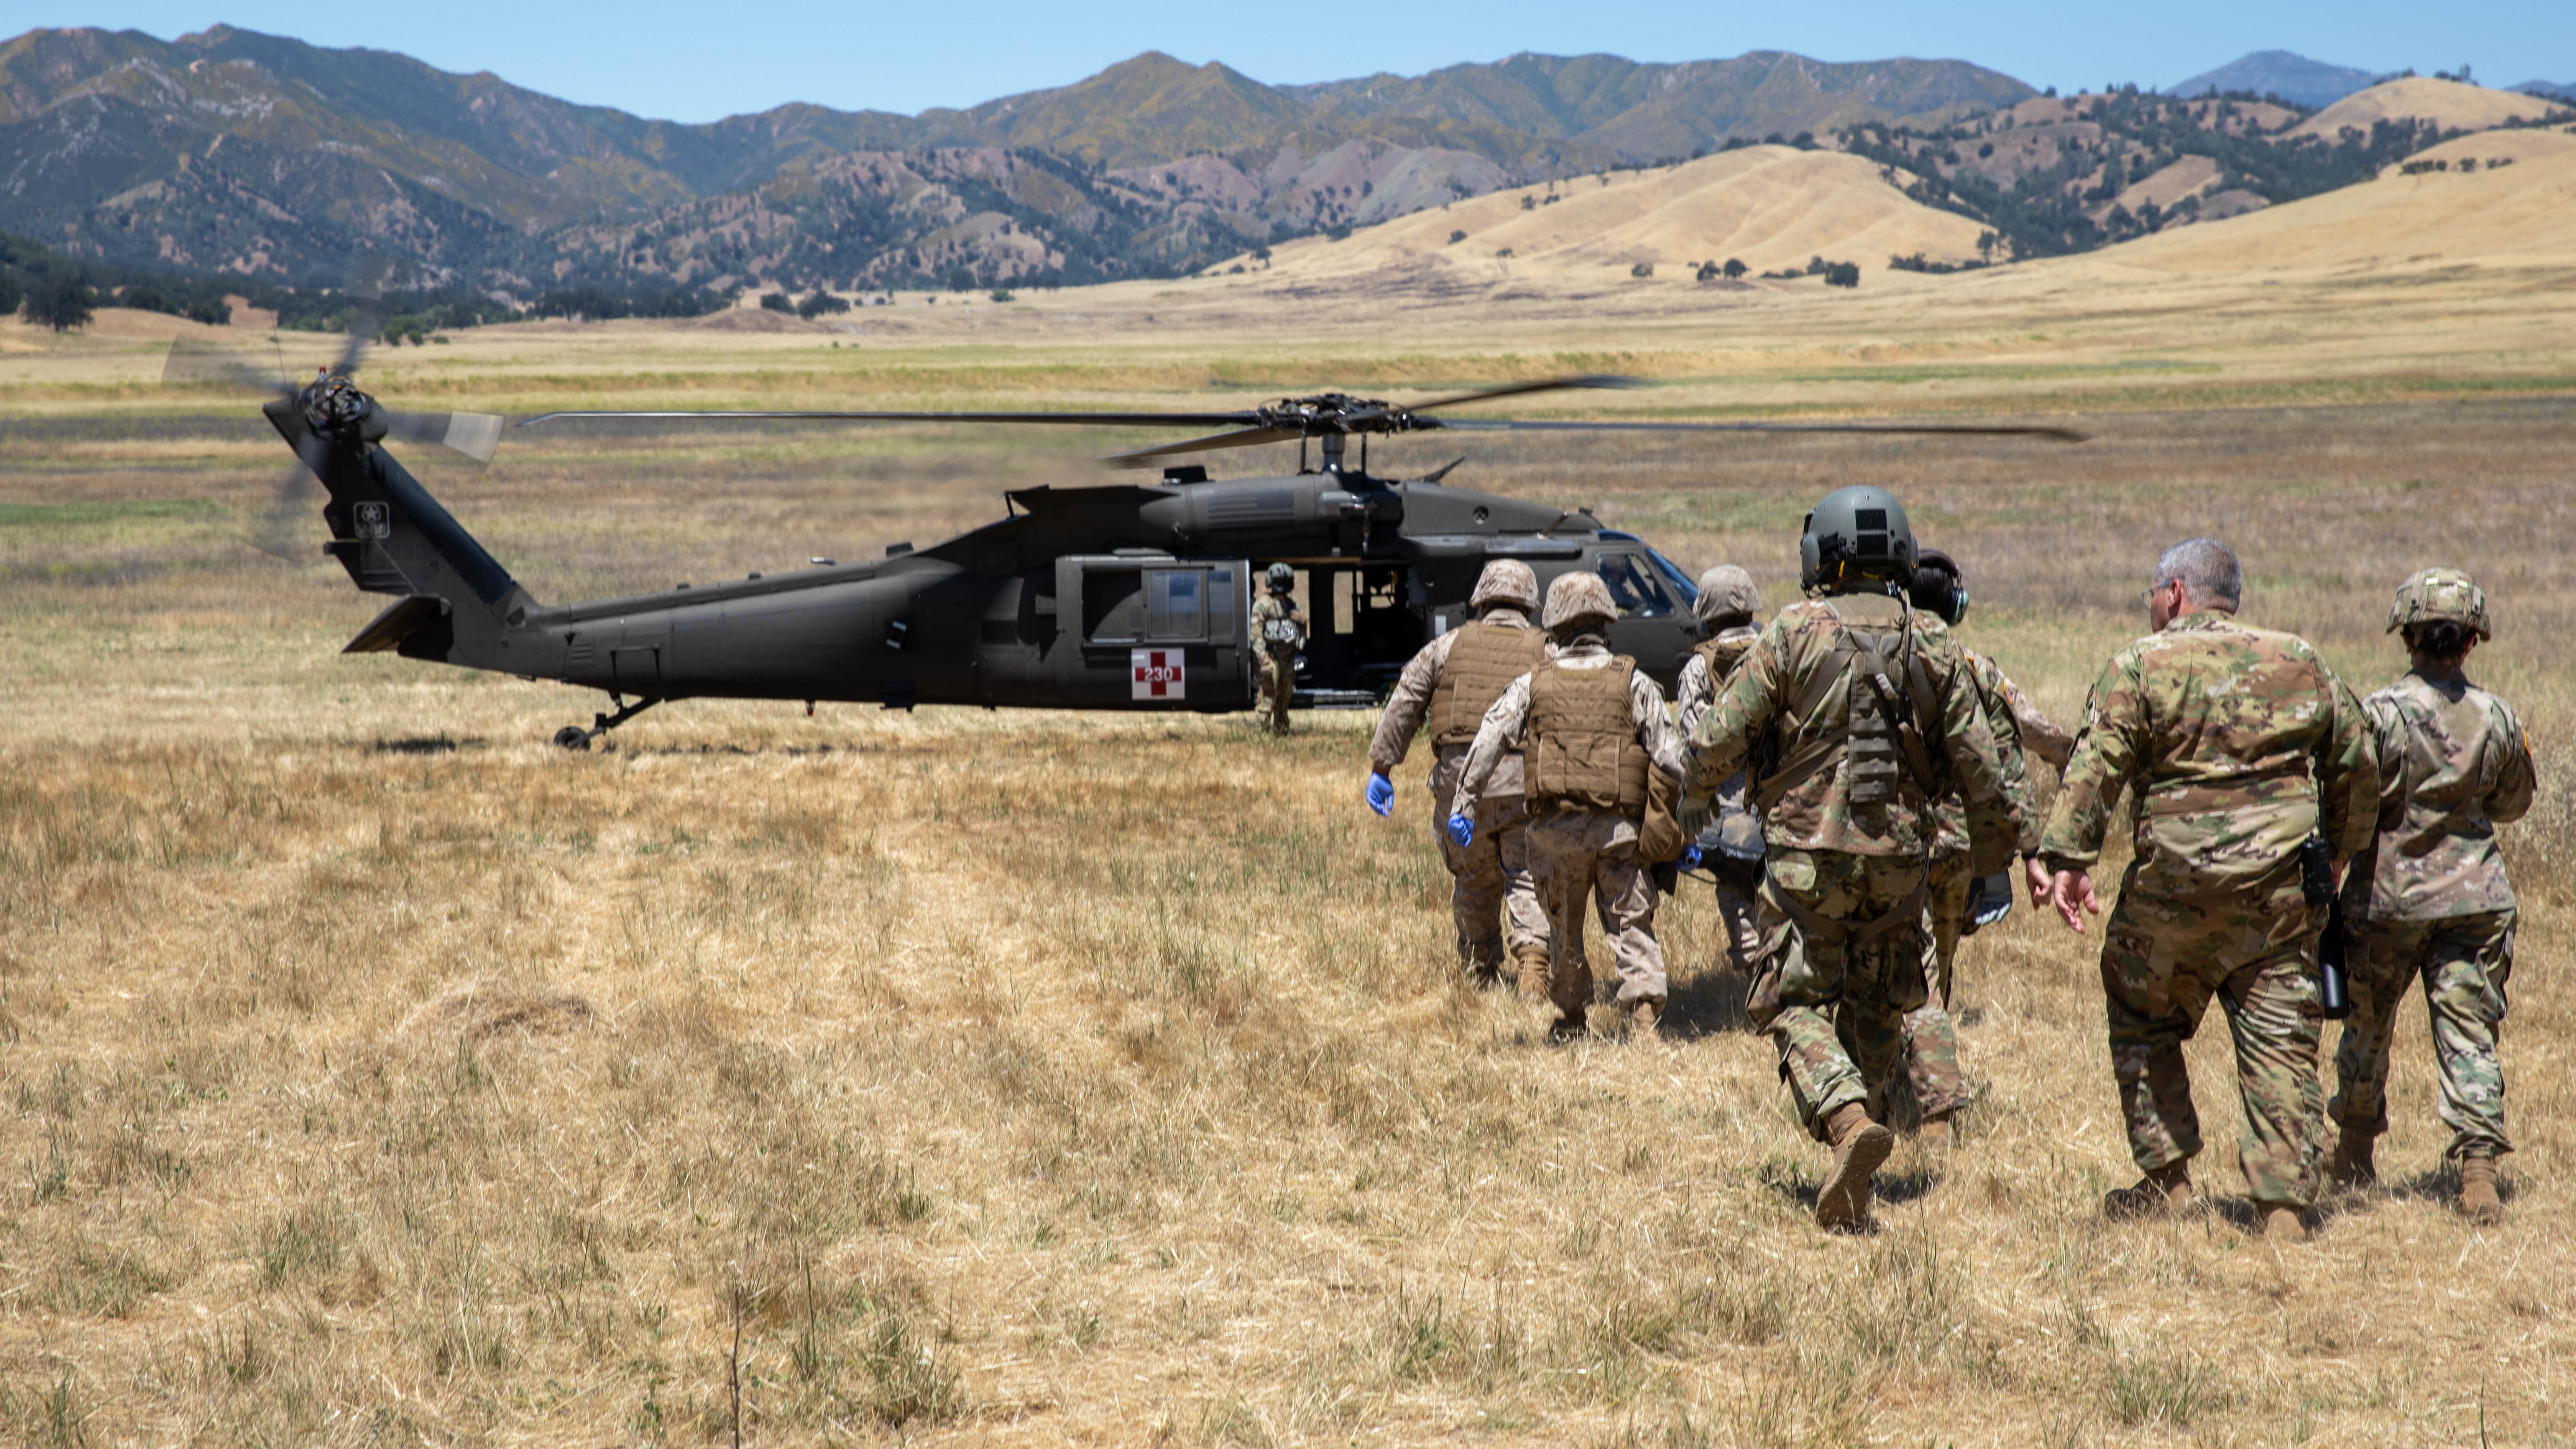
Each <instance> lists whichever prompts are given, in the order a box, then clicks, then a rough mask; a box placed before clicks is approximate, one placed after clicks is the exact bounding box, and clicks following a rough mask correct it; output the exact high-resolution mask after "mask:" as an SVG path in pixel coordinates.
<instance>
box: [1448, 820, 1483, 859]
mask: <svg viewBox="0 0 2576 1449" xmlns="http://www.w3.org/2000/svg"><path fill="white" fill-rule="evenodd" d="M1449 838H1450V839H1451V840H1454V841H1456V842H1458V848H1459V849H1460V850H1465V849H1466V848H1467V847H1468V846H1471V845H1473V844H1475V843H1476V822H1475V821H1473V820H1470V819H1468V818H1467V817H1466V816H1464V815H1452V816H1450V817H1449Z"/></svg>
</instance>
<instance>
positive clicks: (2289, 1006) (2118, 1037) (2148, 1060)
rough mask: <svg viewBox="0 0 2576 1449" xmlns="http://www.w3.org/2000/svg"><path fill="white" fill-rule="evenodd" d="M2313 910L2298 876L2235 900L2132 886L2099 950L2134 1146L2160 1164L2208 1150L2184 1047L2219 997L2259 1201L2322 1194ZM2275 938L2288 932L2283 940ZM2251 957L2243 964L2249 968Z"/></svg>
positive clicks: (2251, 1182)
mask: <svg viewBox="0 0 2576 1449" xmlns="http://www.w3.org/2000/svg"><path fill="white" fill-rule="evenodd" d="M2308 919H2309V913H2308V911H2307V908H2306V907H2305V905H2304V904H2303V903H2302V902H2301V901H2300V899H2299V897H2298V894H2297V887H2296V885H2295V884H2292V885H2291V886H2290V887H2289V888H2288V892H2287V894H2286V896H2284V895H2283V893H2282V892H2280V891H2272V892H2266V893H2256V892H2248V893H2247V894H2246V895H2245V896H2243V897H2238V898H2232V899H2230V900H2228V901H2226V902H2224V903H2220V904H2215V905H2213V904H2211V903H2208V902H2202V903H2198V904H2194V903H2185V902H2169V901H2161V900H2153V899H2147V900H2141V899H2140V898H2139V897H2138V896H2137V894H2136V893H2135V892H2134V891H2132V890H2129V889H2126V888H2124V889H2123V890H2122V891H2121V894H2120V903H2119V905H2118V907H2117V908H2115V910H2114V911H2113V913H2112V917H2111V921H2110V925H2109V928H2108V929H2107V930H2106V931H2105V932H2104V938H2105V939H2104V942H2103V946H2102V990H2103V997H2104V1001H2105V1005H2106V1011H2107V1015H2108V1017H2109V1025H2110V1038H2111V1073H2112V1076H2113V1077H2114V1078H2116V1079H2117V1081H2118V1082H2119V1086H2120V1109H2121V1115H2122V1117H2123V1118H2124V1119H2125V1120H2126V1122H2127V1125H2128V1131H2129V1154H2130V1156H2131V1157H2133V1158H2134V1159H2136V1161H2137V1164H2138V1167H2139V1168H2140V1170H2142V1171H2146V1172H2153V1171H2155V1170H2156V1169H2158V1168H2162V1167H2169V1166H2171V1165H2173V1164H2174V1163H2177V1162H2183V1161H2186V1160H2188V1159H2190V1158H2192V1157H2194V1156H2196V1155H2198V1153H2199V1152H2200V1147H2201V1141H2200V1118H2199V1115H2198V1113H2196V1112H2195V1111H2194V1110H2193V1109H2192V1104H2191V1075H2190V1072H2189V1070H2188V1069H2187V1068H2186V1067H2185V1065H2184V1063H2183V1054H2182V1044H2183V1043H2184V1042H2185V1041H2187V1040H2189V1039H2190V1037H2191V1035H2192V1033H2193V1032H2194V1031H2196V1030H2198V1029H2199V1026H2200V1019H2201V1016H2202V1014H2203V1013H2204V1012H2206V1011H2207V1010H2208V1007H2209V999H2210V997H2212V996H2213V995H2215V996H2218V997H2219V998H2220V1000H2221V1002H2222V1004H2223V1005H2224V1006H2225V1008H2226V1012H2227V1020H2228V1028H2229V1031H2230V1034H2231V1035H2232V1036H2233V1038H2234V1042H2235V1047H2236V1086H2237V1094H2238V1096H2239V1098H2240V1099H2241V1100H2242V1102H2243V1105H2244V1113H2245V1135H2244V1139H2243V1141H2242V1142H2241V1143H2239V1145H2238V1149H2237V1159H2238V1162H2239V1165H2240V1166H2241V1167H2242V1168H2243V1169H2244V1172H2245V1181H2246V1186H2247V1187H2248V1188H2249V1189H2250V1190H2251V1191H2252V1193H2253V1195H2254V1197H2255V1199H2256V1200H2258V1201H2261V1202H2270V1203H2288V1204H2291V1205H2294V1206H2299V1207H2305V1206H2307V1205H2308V1204H2309V1203H2311V1202H2313V1201H2315V1199H2316V1190H2317V1178H2318V1169H2319V1162H2318V1143H2317V1138H2318V1128H2319V1126H2320V1125H2321V1124H2322V1121H2323V1118H2324V1101H2323V1098H2324V1090H2323V1088H2322V1085H2321V1084H2320V1082H2319V1080H2318V1071H2317V1066H2318V1063H2317V1041H2318V1035H2319V1027H2318V1022H2319V1017H2318V1014H2317V983H2316V968H2315V963H2314V961H2313V959H2312V957H2311V955H2310V951H2311V949H2312V945H2313V942H2312V941H2311V939H2310V938H2309V937H2308V935H2307V934H2306V929H2305V923H2306V922H2307V920H2308ZM2274 935H2281V936H2286V937H2287V938H2288V939H2286V940H2284V941H2277V942H2276V941H2274V940H2273V939H2271V938H2272V937H2273V936H2274ZM2240 963H2241V964H2240Z"/></svg>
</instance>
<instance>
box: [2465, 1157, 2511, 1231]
mask: <svg viewBox="0 0 2576 1449" xmlns="http://www.w3.org/2000/svg"><path fill="white" fill-rule="evenodd" d="M2460 1216H2462V1217H2464V1218H2467V1219H2468V1220H2469V1221H2470V1222H2473V1223H2475V1224H2477V1225H2478V1226H2479V1227H2482V1228H2491V1227H2493V1226H2495V1225H2496V1224H2498V1223H2500V1222H2503V1221H2504V1199H2503V1198H2501V1197H2498V1196H2496V1160H2495V1159H2494V1158H2492V1157H2463V1158H2461V1159H2460Z"/></svg>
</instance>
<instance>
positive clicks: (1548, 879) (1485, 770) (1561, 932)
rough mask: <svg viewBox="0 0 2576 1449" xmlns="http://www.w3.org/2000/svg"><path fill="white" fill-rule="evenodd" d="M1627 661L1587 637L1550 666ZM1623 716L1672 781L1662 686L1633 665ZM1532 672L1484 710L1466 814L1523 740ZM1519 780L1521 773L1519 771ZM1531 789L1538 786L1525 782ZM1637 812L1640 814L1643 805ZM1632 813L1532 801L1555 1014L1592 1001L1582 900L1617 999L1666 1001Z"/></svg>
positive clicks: (1467, 777)
mask: <svg viewBox="0 0 2576 1449" xmlns="http://www.w3.org/2000/svg"><path fill="white" fill-rule="evenodd" d="M1615 666H1632V661H1630V660H1628V659H1627V658H1626V657H1625V656H1623V655H1614V654H1612V653H1611V652H1610V651H1609V650H1608V649H1607V648H1605V647H1603V646H1602V645H1601V644H1599V643H1597V642H1595V641H1593V640H1592V639H1590V638H1584V639H1580V640H1578V641H1577V642H1576V643H1574V644H1573V645H1572V646H1570V647H1567V648H1564V649H1561V650H1560V651H1559V652H1558V653H1557V655H1556V658H1555V661H1554V662H1553V663H1551V664H1549V665H1546V666H1543V667H1545V668H1551V669H1579V670H1596V669H1609V668H1612V667H1615ZM1628 704H1629V714H1630V717H1631V719H1632V720H1633V721H1634V723H1635V725H1636V730H1637V742H1638V744H1639V745H1641V746H1642V747H1643V748H1644V750H1645V753H1646V761H1647V765H1648V768H1649V769H1650V770H1660V771H1662V772H1663V773H1664V774H1665V775H1666V776H1668V777H1672V778H1678V777H1679V776H1680V775H1681V772H1682V751H1681V742H1680V741H1679V740H1678V739H1677V738H1676V737H1675V736H1674V734H1673V731H1672V725H1671V723H1670V722H1669V721H1668V720H1667V719H1666V718H1665V715H1664V692H1663V690H1661V689H1659V688H1657V687H1656V685H1655V681H1654V680H1653V679H1651V678H1649V677H1648V676H1647V675H1646V674H1645V673H1644V672H1643V671H1641V670H1636V669H1634V668H1633V667H1631V670H1630V674H1629V681H1628ZM1529 719H1530V676H1529V675H1526V674H1525V675H1522V676H1521V677H1520V678H1518V679H1515V680H1513V681H1512V684H1511V687H1510V688H1509V689H1506V690H1504V691H1503V697H1502V698H1501V699H1498V700H1496V701H1494V707H1493V708H1492V709H1490V710H1487V711H1486V712H1485V722H1484V725H1483V727H1482V728H1480V729H1479V730H1477V732H1476V743H1475V744H1474V745H1473V746H1472V747H1471V748H1470V749H1469V750H1468V752H1467V765H1466V769H1465V770H1464V772H1463V773H1462V774H1461V775H1460V777H1459V781H1458V806H1457V808H1458V809H1459V810H1461V811H1465V810H1466V809H1468V808H1469V807H1470V806H1472V805H1476V804H1478V803H1479V802H1481V800H1482V799H1483V796H1484V793H1485V791H1486V790H1487V789H1489V788H1491V787H1492V784H1493V778H1494V774H1495V771H1496V769H1497V768H1498V767H1499V766H1500V764H1501V762H1502V759H1503V756H1504V755H1505V754H1507V753H1509V752H1511V751H1515V750H1518V749H1521V748H1522V747H1523V745H1524V744H1525V742H1526V741H1527V737H1528V732H1529ZM1525 779H1526V777H1525ZM1527 788H1528V789H1529V790H1530V791H1531V792H1532V794H1533V795H1535V793H1536V791H1537V786H1536V785H1535V783H1528V784H1527ZM1641 813H1642V812H1641ZM1639 824H1640V819H1639V818H1632V817H1630V816H1628V815H1625V814H1621V813H1618V812H1615V811H1609V810H1599V809H1593V808H1591V807H1588V806H1583V805H1577V804H1571V803H1558V804H1556V805H1554V806H1549V805H1547V804H1546V803H1545V802H1542V801H1536V800H1533V803H1532V806H1531V819H1530V827H1529V862H1530V875H1531V877H1532V878H1533V879H1534V880H1535V881H1536V883H1537V886H1538V898H1539V904H1540V905H1541V906H1542V907H1543V908H1544V909H1545V910H1546V912H1547V922H1548V961H1549V968H1550V970H1549V983H1550V984H1549V993H1548V994H1549V996H1550V998H1551V999H1552V1000H1553V1001H1554V1002H1555V1003H1556V1009H1557V1012H1558V1014H1559V1016H1561V1017H1563V1018H1565V1019H1567V1020H1569V1021H1576V1022H1579V1021H1581V1020H1582V1019H1583V1012H1584V1010H1585V1008H1587V1007H1589V1006H1590V1005H1591V1004H1592V965H1591V962H1590V961H1589V960H1588V959H1587V958H1586V952H1585V949H1584V944H1583V921H1584V915H1585V905H1586V902H1587V901H1590V902H1594V903H1597V905H1598V907H1599V909H1600V912H1601V933H1602V935H1603V936H1604V937H1605V938H1607V940H1608V942H1609V946H1610V958H1611V960H1612V962H1613V963H1614V964H1615V965H1616V966H1617V968H1618V972H1619V1005H1620V1006H1621V1007H1623V1008H1624V1007H1632V1006H1635V1005H1637V1004H1638V1003H1640V1002H1653V1003H1655V1004H1656V1006H1657V1007H1658V1008H1660V1007H1661V1006H1662V1004H1663V1001H1664V998H1665V981H1664V949H1663V947H1662V946H1661V945H1660V944H1658V943H1657V942H1656V940H1655V894H1656V892H1655V881H1654V876H1653V874H1652V872H1651V869H1650V867H1649V866H1648V865H1647V863H1646V862H1645V861H1642V860H1640V859H1638V858H1637V831H1638V826H1639Z"/></svg>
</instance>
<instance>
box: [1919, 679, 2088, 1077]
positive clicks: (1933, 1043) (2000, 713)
mask: <svg viewBox="0 0 2576 1449" xmlns="http://www.w3.org/2000/svg"><path fill="white" fill-rule="evenodd" d="M1959 652H1960V654H1961V655H1962V656H1964V657H1965V658H1966V659H1967V661H1968V667H1969V670H1970V671H1971V675H1970V677H1971V678H1972V679H1973V680H1974V682H1975V685H1976V690H1977V707H1978V709H1979V711H1980V712H1981V713H1983V714H1984V716H1985V720H1986V730H1987V732H1988V733H1989V734H1991V735H1993V736H1994V740H1995V756H1996V760H1997V762H1998V763H1999V764H2001V765H2002V766H2003V782H2004V789H2005V791H2006V792H2007V793H2008V794H2010V795H2011V796H2013V797H2014V798H2015V799H2016V800H2018V801H2019V802H2020V803H2021V806H2022V808H2023V809H2024V810H2025V811H2027V812H2029V813H2030V814H2032V815H2034V816H2035V815H2036V814H2037V813H2038V808H2039V807H2038V804H2037V799H2036V797H2035V796H2034V795H2033V793H2032V791H2031V786H2030V769H2029V765H2028V763H2027V761H2026V759H2025V756H2028V755H2037V756H2038V757H2039V758H2040V759H2041V760H2042V761H2043V762H2045V763H2046V764H2048V765H2049V766H2051V767H2053V768H2057V769H2063V768H2065V765H2066V757H2067V755H2068V754H2069V753H2070V752H2071V751H2072V750H2073V749H2074V747H2075V737H2074V736H2072V735H2070V734H2068V733H2067V732H2066V731H2064V730H2061V729H2059V728H2058V727H2057V726H2056V725H2055V724H2052V723H2050V721H2049V718H2048V716H2046V715H2044V714H2041V713H2040V712H2039V709H2038V707H2037V706H2035V705H2033V704H2032V703H2031V702H2030V700H2029V699H2028V698H2026V697H2024V696H2023V694H2022V692H2021V690H2020V689H2019V688H2017V687H2015V685H2014V684H2013V682H2012V681H2011V680H2010V679H2007V678H2005V677H2004V672H2003V670H2002V669H2001V668H2000V667H1999V666H1997V665H1996V663H1995V661H1993V660H1992V659H1989V658H1987V657H1986V656H1985V655H1983V654H1980V653H1978V652H1977V651H1976V650H1974V649H1970V648H1968V647H1967V646H1965V645H1961V646H1960V648H1959ZM1939 820H1940V832H1939V834H1938V835H1937V836H1936V837H1935V840H1934V844H1933V847H1932V875H1931V891H1930V895H1931V899H1930V902H1929V904H1930V906H1931V911H1932V955H1933V981H1932V989H1931V991H1930V992H1929V994H1928V996H1927V998H1926V999H1925V1001H1924V1003H1923V1004H1922V1005H1921V1006H1919V1007H1916V1008H1915V1009H1914V1010H1913V1011H1910V1012H1908V1013H1906V1017H1905V1075H1906V1081H1907V1085H1908V1086H1910V1087H1911V1088H1913V1091H1914V1103H1915V1105H1916V1106H1917V1107H1918V1108H1920V1109H1921V1110H1922V1113H1923V1115H1924V1116H1925V1117H1927V1118H1931V1117H1944V1116H1948V1115H1949V1114H1951V1113H1953V1112H1956V1111H1958V1110H1959V1109H1960V1108H1962V1107H1965V1106H1966V1105H1968V1101H1969V1098H1970V1093H1969V1091H1968V1079H1967V1076H1966V1074H1965V1073H1963V1072H1962V1071H1960V1069H1959V1029H1958V1026H1957V1024H1956V1023H1954V1022H1952V1021H1951V1019H1950V1011H1949V1007H1950V980H1951V974H1952V968H1953V967H1954V965H1955V964H1956V962H1957V960H1958V955H1959V939H1960V938H1961V937H1962V936H1964V935H1966V934H1967V931H1968V909H1969V901H1970V898H1971V896H1973V894H1974V893H1975V889H1976V884H1977V872H1976V870H1975V868H1974V867H1972V866H1971V865H1970V864H1969V863H1968V807H1967V803H1966V802H1965V801H1963V800H1961V799H1960V798H1959V796H1958V795H1957V794H1956V793H1955V792H1954V793H1952V794H1951V795H1949V796H1948V797H1946V798H1944V799H1943V800H1942V801H1941V804H1940V808H1939Z"/></svg>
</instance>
